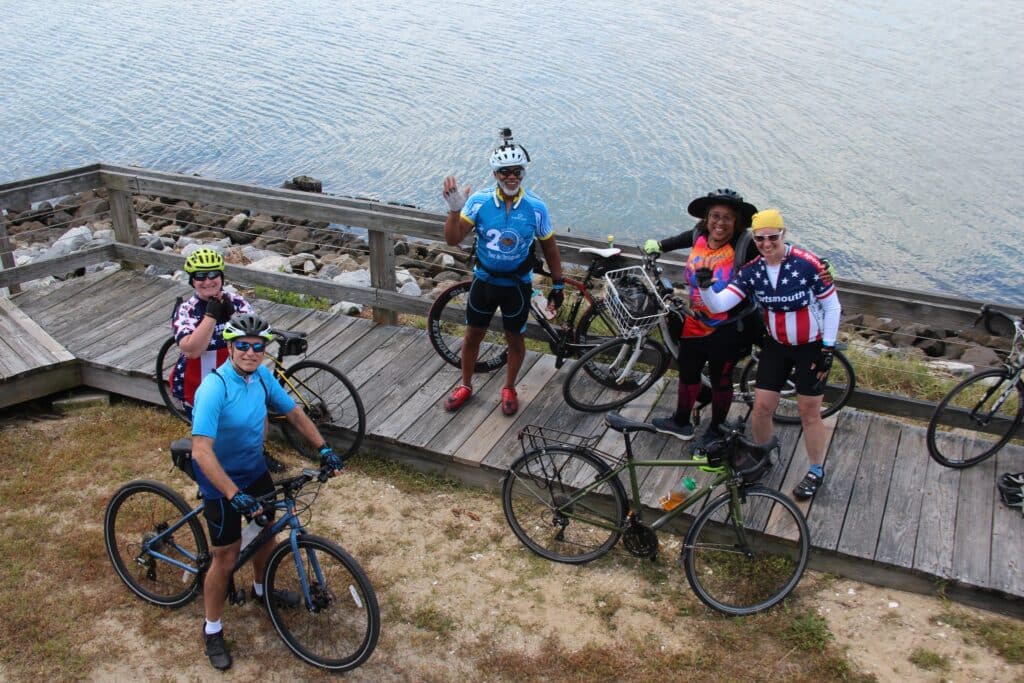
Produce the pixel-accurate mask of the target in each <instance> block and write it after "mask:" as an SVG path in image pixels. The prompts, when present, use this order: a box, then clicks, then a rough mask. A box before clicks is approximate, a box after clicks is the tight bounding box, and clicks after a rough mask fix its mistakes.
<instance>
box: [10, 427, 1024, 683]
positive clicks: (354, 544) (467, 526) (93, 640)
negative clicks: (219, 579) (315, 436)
mask: <svg viewBox="0 0 1024 683" xmlns="http://www.w3.org/2000/svg"><path fill="white" fill-rule="evenodd" d="M61 422H62V421H56V422H48V423H44V424H42V425H39V426H36V427H33V428H35V429H41V430H45V432H60V431H61V427H60V424H61ZM46 436H49V435H46ZM43 438H45V436H43V435H42V433H41V435H40V437H39V439H43ZM55 438H59V434H58V435H56V437H55ZM160 439H161V440H160V442H161V443H166V441H163V440H162V439H163V437H162V436H161V437H160ZM281 452H282V453H283V451H281ZM134 458H135V459H134V460H133V467H136V468H137V469H139V470H141V471H144V472H145V471H148V474H147V476H149V477H150V478H156V479H160V480H162V481H165V482H168V483H170V484H172V486H174V487H176V488H177V489H178V490H179V491H180V492H181V493H182V495H183V496H184V497H185V498H186V500H190V501H191V500H193V496H194V492H195V488H194V485H192V484H191V483H190V482H188V481H187V480H186V479H185V478H184V477H183V475H180V474H179V473H177V471H175V470H172V469H170V467H169V465H168V463H167V461H168V456H167V452H166V450H163V451H161V450H159V449H158V448H156V447H154V448H152V449H151V450H149V451H147V452H145V453H139V454H136V455H135V456H134ZM282 459H285V460H286V461H289V462H290V464H293V465H300V464H301V463H299V461H298V460H297V459H293V458H292V457H291V456H289V455H282ZM131 476H132V477H134V476H136V475H131ZM114 488H116V484H109V483H107V482H102V483H101V482H91V483H89V484H87V485H85V486H83V487H82V490H81V494H80V497H79V500H80V503H81V506H82V509H81V510H80V511H78V514H77V515H75V516H76V517H77V518H78V519H79V520H83V521H82V523H81V525H80V526H79V527H77V531H78V532H79V533H83V534H86V535H87V538H86V539H85V544H84V545H85V547H88V548H89V549H90V551H92V549H95V551H94V552H93V554H92V556H91V559H89V562H91V563H94V564H96V565H97V566H96V567H95V568H93V569H94V570H95V571H92V572H86V574H87V576H86V577H85V578H83V580H82V581H80V582H76V583H77V587H78V590H80V591H82V592H83V593H82V594H83V595H85V596H87V597H88V598H90V599H92V600H94V601H95V604H96V606H97V607H96V610H95V612H94V613H93V614H90V615H89V618H88V619H83V621H82V623H80V624H77V625H76V627H75V646H74V648H75V651H76V653H77V654H76V656H80V657H81V658H84V661H85V662H86V666H85V669H84V670H85V671H87V672H88V673H87V674H86V675H85V676H84V677H85V678H86V679H88V680H96V681H134V680H175V681H189V680H250V679H253V678H256V677H261V678H266V679H269V680H282V679H289V680H319V679H325V678H328V677H329V676H328V675H327V674H324V673H322V672H320V671H318V670H316V669H313V668H312V667H310V666H308V665H306V664H304V663H303V662H302V661H300V660H299V659H298V658H296V657H294V656H293V655H292V654H291V653H290V652H289V651H288V650H287V648H286V647H285V646H284V644H283V643H282V642H281V640H280V639H279V638H278V636H277V634H276V632H275V631H274V629H273V627H272V625H271V624H270V622H269V619H268V618H267V617H266V615H265V614H263V612H262V608H261V607H260V606H258V605H255V604H252V603H249V604H246V605H243V606H228V607H227V608H226V611H225V615H224V624H225V632H226V634H227V635H228V639H229V643H230V644H231V646H232V650H233V653H234V655H235V666H234V667H233V668H232V670H231V671H229V672H226V673H223V674H222V673H218V672H215V671H214V670H212V669H211V668H210V666H209V664H208V662H207V660H206V657H205V656H204V655H203V652H202V646H201V642H200V628H201V624H202V606H201V601H199V600H197V601H194V602H192V603H190V604H188V605H186V606H184V607H183V608H181V609H178V610H173V611H170V610H164V609H160V608H155V607H151V606H148V605H146V604H144V603H143V602H142V601H140V600H138V599H137V598H135V597H134V596H133V595H131V594H130V593H129V592H128V590H127V589H126V588H125V587H124V586H123V585H122V584H121V583H120V581H119V579H118V578H117V576H116V575H115V574H114V572H113V571H112V570H111V569H110V565H109V563H108V561H107V558H106V555H105V554H104V553H103V550H102V526H101V525H102V515H103V508H104V506H105V503H106V500H107V499H109V497H110V495H111V493H112V492H113V489H114ZM40 512H41V513H45V512H46V511H45V510H41V511H40ZM4 514H7V513H4ZM65 519H67V518H66V517H65ZM305 521H306V523H307V526H308V528H309V529H310V531H311V532H313V533H316V534H318V535H322V536H326V537H328V538H332V539H335V540H337V541H338V542H339V543H340V544H341V545H343V546H344V547H345V548H346V549H348V550H349V551H350V552H351V553H352V554H353V555H354V556H355V557H356V558H357V559H358V561H359V562H360V563H361V564H362V565H363V567H364V568H365V569H366V571H367V573H368V574H369V576H370V578H371V580H372V582H373V584H374V586H375V588H376V591H377V594H378V597H379V601H380V605H381V610H382V615H383V620H382V621H383V626H382V631H381V638H380V642H379V644H378V646H377V649H376V651H375V652H374V654H373V656H372V657H371V658H370V660H369V661H368V662H367V663H366V664H365V665H363V667H361V668H360V669H358V670H356V671H353V672H350V673H349V674H346V675H345V679H346V680H351V681H452V680H464V681H483V680H500V679H507V678H513V676H512V675H511V674H512V673H515V674H516V676H514V677H516V678H518V679H519V680H540V679H545V680H565V679H567V678H573V677H576V678H577V679H580V677H579V676H578V674H579V673H580V672H579V671H578V670H574V669H573V668H572V667H576V666H579V663H578V660H574V659H572V657H571V655H572V654H573V653H578V652H580V651H584V652H587V653H601V652H610V653H612V656H613V657H617V658H618V660H619V661H621V660H623V659H625V658H627V657H637V658H640V659H643V658H645V657H655V656H658V657H660V656H678V657H679V658H682V659H683V660H685V659H686V658H688V657H689V658H693V657H699V656H700V654H701V652H700V651H701V648H702V645H701V642H702V641H701V639H700V638H699V637H698V636H699V635H700V633H699V631H700V630H701V629H704V630H707V629H717V628H720V627H723V626H735V627H737V628H739V629H741V630H739V631H736V632H738V633H740V634H742V628H747V627H748V626H749V627H750V628H749V629H748V630H750V629H756V628H758V622H756V621H753V622H751V621H747V620H725V619H721V618H719V617H717V616H716V615H713V614H711V613H710V612H709V611H708V610H707V609H706V608H704V607H703V606H702V605H701V604H700V603H699V602H698V601H697V599H696V598H695V597H694V596H693V594H692V592H691V591H690V589H689V586H688V584H687V583H686V579H685V576H684V573H683V571H682V570H681V568H679V567H678V566H676V564H675V562H674V561H673V560H674V558H675V557H676V556H677V555H678V553H679V548H680V539H679V538H678V537H675V536H671V535H667V534H662V535H661V543H662V546H661V548H662V552H661V557H662V558H663V559H661V560H660V561H659V562H658V563H657V564H654V565H652V564H651V563H650V562H648V561H646V560H640V559H637V558H634V557H631V556H630V555H628V554H627V553H626V552H625V551H624V550H623V549H622V547H621V545H620V546H618V547H616V548H615V549H614V550H613V551H612V553H610V554H609V555H608V556H606V557H604V558H601V559H599V560H596V561H595V562H593V563H590V564H588V565H583V566H569V565H561V564H557V563H552V562H549V561H547V560H544V559H542V558H539V557H537V556H535V555H534V554H532V553H531V552H529V551H528V550H527V549H525V548H524V547H523V546H522V545H521V544H520V543H519V542H518V540H517V539H516V538H515V537H514V536H513V534H512V532H511V531H510V530H509V528H508V525H507V523H506V521H505V519H504V515H503V513H502V509H501V501H500V497H499V496H498V495H495V493H494V492H485V491H480V490H477V489H469V488H464V487H460V486H452V485H448V484H445V483H443V482H440V481H437V480H432V479H426V478H423V477H419V476H417V475H412V476H411V475H409V474H396V473H394V472H391V471H389V470H388V469H387V468H382V467H380V466H375V467H360V466H359V465H358V464H355V465H354V466H353V467H351V468H349V469H348V470H346V471H345V472H343V473H342V474H341V475H340V476H339V477H337V478H336V479H334V480H332V481H331V482H329V484H327V485H326V486H324V487H323V489H322V490H321V493H320V496H319V498H318V499H317V501H316V503H315V505H314V506H313V507H312V508H311V510H310V513H309V514H307V516H306V517H305ZM57 526H58V527H60V526H61V525H59V524H58V525H57ZM250 577H251V572H250V570H249V569H248V568H246V569H243V570H242V581H248V580H249V579H250ZM8 589H10V587H8ZM14 589H15V590H16V589H17V588H16V587H15V588H14ZM51 592H52V593H55V594H56V593H59V592H60V591H58V590H54V591H51ZM55 599H56V598H55ZM796 600H797V603H798V604H799V605H801V606H803V607H807V606H811V608H812V609H816V610H817V612H818V613H819V614H820V615H821V616H822V617H824V618H825V619H826V620H827V622H828V625H829V628H830V630H831V632H832V633H833V634H834V638H835V645H837V646H838V648H839V652H840V655H841V656H845V657H846V658H847V659H848V661H849V662H850V664H851V666H852V669H853V670H854V671H855V672H859V673H863V674H871V675H874V676H875V677H877V679H878V680H880V681H900V682H904V683H906V682H910V681H938V680H953V681H971V680H977V681H1024V666H1022V665H1013V666H1011V665H1008V664H1007V663H1006V662H1005V661H1004V660H1003V659H1002V658H1001V657H999V656H998V655H996V654H995V653H993V652H991V651H989V650H988V649H986V648H985V647H984V646H983V645H981V644H979V643H976V642H970V641H969V640H968V639H967V638H966V637H965V636H964V634H963V633H961V632H960V631H958V630H957V629H955V628H952V627H950V626H948V625H943V624H936V623H933V621H932V620H933V618H935V617H937V616H939V615H941V614H942V613H943V612H944V611H945V610H947V609H949V607H950V606H949V604H948V603H945V602H944V601H942V600H941V599H939V598H936V597H928V596H922V595H917V594H909V593H904V592H900V591H895V590H890V589H882V588H877V587H873V586H869V585H865V584H861V583H858V582H854V581H849V580H846V579H837V578H835V577H831V576H826V575H821V574H814V573H808V574H807V575H806V576H805V578H804V581H803V582H802V583H801V585H800V586H799V587H798V589H797V591H796ZM953 607H954V608H955V609H956V610H961V611H963V612H965V613H968V614H972V615H976V616H979V617H983V618H993V615H991V614H989V613H986V612H983V611H980V610H976V609H972V608H967V607H962V606H956V605H955V606H953ZM41 609H46V606H45V605H43V606H42V607H41ZM777 609H778V608H777ZM755 619H756V618H755ZM766 623H767V622H766ZM741 640H742V635H741ZM703 642H705V643H706V641H703ZM9 645H12V646H13V647H14V648H17V647H18V644H17V643H16V642H15V643H13V644H9ZM915 648H925V649H927V650H928V651H931V652H934V653H936V654H938V655H944V656H946V657H948V660H949V665H948V669H947V670H944V671H926V670H923V669H921V668H920V667H918V666H917V665H915V664H914V663H912V662H911V661H910V660H909V657H910V654H911V653H912V652H913V651H914V650H915ZM778 651H779V652H781V653H782V654H781V655H779V656H774V655H773V656H772V657H771V658H770V659H769V658H763V657H758V656H757V655H758V653H756V652H755V653H749V654H748V655H747V656H746V657H745V658H743V659H742V662H743V666H753V667H755V668H754V669H753V670H756V671H757V672H758V677H759V678H760V679H761V680H792V676H791V675H790V674H789V673H788V671H789V670H788V669H787V666H788V665H789V664H791V663H792V662H793V660H795V659H798V658H801V657H805V656H807V655H805V654H804V653H802V652H800V651H797V650H796V648H790V647H789V646H788V645H787V646H785V647H783V648H779V649H778ZM595 656H596V654H595ZM589 657H590V655H589V654H588V655H587V657H585V658H584V662H586V661H588V658H589ZM14 661H16V660H14ZM534 665H536V666H537V667H538V668H537V669H536V674H534V673H531V672H533V671H534V669H532V668H530V667H532V666H534ZM584 666H586V664H584ZM559 667H562V668H559ZM597 671H599V670H597V669H595V674H594V675H589V673H588V674H587V675H586V676H584V677H583V678H582V679H583V680H608V677H604V678H602V677H601V676H600V675H599V674H598V673H597ZM743 672H744V670H743V669H740V670H739V671H738V672H735V671H734V670H731V669H725V672H724V673H722V674H721V676H718V677H716V678H721V679H727V680H746V679H747V678H748V677H747V676H746V675H743ZM506 674H508V675H506ZM626 677H627V678H631V679H633V680H642V677H638V676H635V675H634V676H626ZM49 678H57V679H59V678H64V676H62V675H61V671H59V670H54V671H52V676H50V677H49ZM24 679H25V676H24V675H23V673H22V671H21V669H20V668H19V667H18V666H17V665H16V664H13V663H12V661H10V660H9V661H8V662H7V664H3V663H0V681H6V680H24ZM801 680H810V679H808V678H806V677H805V678H801Z"/></svg>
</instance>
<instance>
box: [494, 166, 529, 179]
mask: <svg viewBox="0 0 1024 683" xmlns="http://www.w3.org/2000/svg"><path fill="white" fill-rule="evenodd" d="M498 175H500V176H502V177H508V176H510V175H514V176H515V177H516V178H522V177H523V167H522V166H511V167H509V168H499V169H498Z"/></svg>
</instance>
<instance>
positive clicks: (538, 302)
mask: <svg viewBox="0 0 1024 683" xmlns="http://www.w3.org/2000/svg"><path fill="white" fill-rule="evenodd" d="M530 305H531V306H533V310H534V311H536V312H537V315H540V316H543V317H544V318H545V319H546V320H551V319H552V318H554V317H555V313H554V311H550V310H548V300H547V297H545V296H544V294H543V293H542V292H541V291H540V290H539V289H535V290H533V296H532V297H530Z"/></svg>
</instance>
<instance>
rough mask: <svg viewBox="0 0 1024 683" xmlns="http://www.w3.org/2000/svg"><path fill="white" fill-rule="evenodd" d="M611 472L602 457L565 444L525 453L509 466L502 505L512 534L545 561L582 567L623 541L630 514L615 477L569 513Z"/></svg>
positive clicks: (503, 487)
mask: <svg viewBox="0 0 1024 683" xmlns="http://www.w3.org/2000/svg"><path fill="white" fill-rule="evenodd" d="M610 470H611V468H610V467H609V466H608V464H607V463H606V462H605V461H604V460H602V459H601V458H599V457H598V456H596V455H594V454H592V453H589V452H587V451H581V450H578V449H573V448H569V447H563V446H552V447H549V448H538V449H535V450H532V451H529V452H527V453H524V454H523V455H521V456H520V457H519V458H517V459H516V461H515V462H513V463H512V465H511V466H510V467H509V468H508V472H507V473H506V474H505V479H504V481H503V482H502V487H501V505H502V508H503V509H504V511H505V519H506V520H507V521H508V525H509V527H511V529H512V533H514V534H515V535H516V538H518V539H519V540H520V542H522V544H523V545H525V546H526V547H527V548H529V549H530V550H532V551H533V552H534V553H536V554H538V555H540V556H541V557H544V558H547V559H549V560H554V561H555V562H564V563H566V564H583V563H585V562H590V561H591V560H594V559H596V558H598V557H601V556H602V555H604V554H605V553H607V552H608V551H609V550H611V549H612V547H613V546H614V545H615V544H616V543H618V541H619V538H620V537H621V536H622V528H623V526H624V524H625V519H626V513H627V512H628V507H627V498H626V492H625V490H624V489H623V488H622V484H621V482H619V480H618V479H616V478H613V479H610V480H609V481H607V482H605V483H604V484H602V485H601V486H600V487H598V488H597V489H595V490H593V491H590V492H588V493H587V494H585V495H584V496H583V497H582V498H581V499H580V500H578V501H575V502H574V503H573V504H572V505H571V506H570V507H569V508H568V509H564V505H565V503H568V501H569V499H570V498H571V496H572V494H573V493H574V492H575V491H576V490H578V489H579V488H581V487H582V486H585V485H586V484H587V483H589V482H592V481H595V480H596V479H599V478H601V477H603V476H605V475H607V474H608V472H609V471H610Z"/></svg>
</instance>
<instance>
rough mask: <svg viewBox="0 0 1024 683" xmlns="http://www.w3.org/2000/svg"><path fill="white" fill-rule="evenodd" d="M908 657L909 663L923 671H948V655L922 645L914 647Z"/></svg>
mask: <svg viewBox="0 0 1024 683" xmlns="http://www.w3.org/2000/svg"><path fill="white" fill-rule="evenodd" d="M909 659H910V663H911V664H913V665H914V666H916V667H917V668H919V669H924V670H925V671H949V657H947V656H946V655H940V654H939V653H938V652H932V651H931V650H928V649H926V648H923V647H915V648H914V650H913V651H912V652H911V653H910V657H909Z"/></svg>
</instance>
